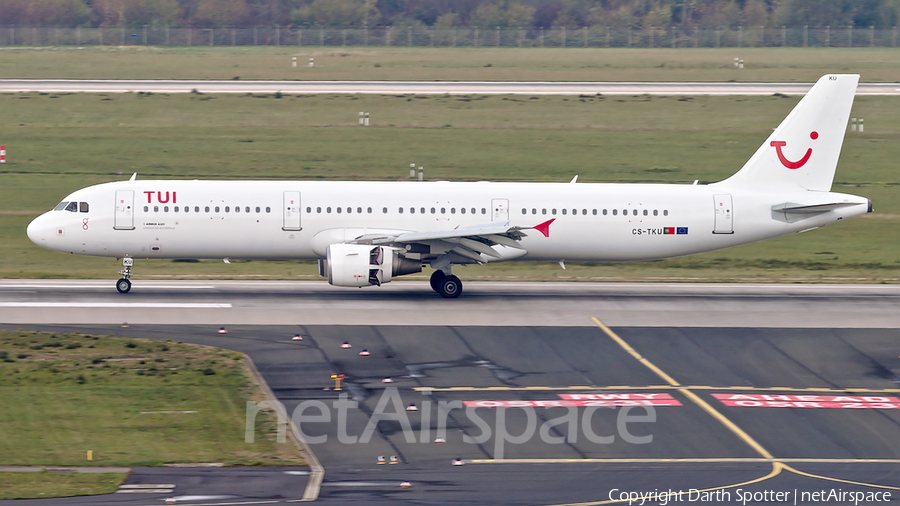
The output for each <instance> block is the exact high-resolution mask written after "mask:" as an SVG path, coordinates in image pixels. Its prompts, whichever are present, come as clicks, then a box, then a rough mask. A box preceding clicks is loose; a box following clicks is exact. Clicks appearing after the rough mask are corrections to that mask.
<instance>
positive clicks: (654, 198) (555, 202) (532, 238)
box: [28, 180, 868, 261]
mask: <svg viewBox="0 0 900 506" xmlns="http://www.w3.org/2000/svg"><path fill="white" fill-rule="evenodd" d="M295 200H296V201H295ZM65 201H68V202H78V203H87V204H88V206H87V212H81V209H78V210H75V211H67V210H65V209H61V210H54V211H50V212H47V213H45V214H43V215H41V216H40V217H38V218H37V219H35V220H34V221H33V222H32V223H31V225H29V227H28V235H29V237H30V238H31V239H32V240H33V241H34V242H35V243H37V244H39V245H41V246H43V247H46V248H49V249H52V250H57V251H62V252H66V253H73V254H79V255H93V256H104V257H116V258H122V257H133V258H232V259H317V258H323V257H324V256H325V249H326V247H327V246H328V245H329V244H337V243H343V242H347V241H352V240H353V239H355V238H356V237H359V236H362V235H365V234H372V233H396V232H415V231H422V230H428V231H440V230H449V229H454V228H456V227H466V226H473V225H479V224H485V223H492V222H493V223H498V222H499V223H505V222H509V224H510V226H518V227H522V228H529V227H533V226H535V225H537V224H540V223H543V222H546V221H547V220H550V219H555V221H554V222H553V223H552V224H551V225H550V227H549V237H544V236H543V235H542V234H541V233H538V232H537V231H534V230H526V231H525V232H526V235H527V236H526V237H524V238H523V239H522V240H521V243H520V244H521V246H522V247H523V248H524V254H520V255H519V256H518V258H515V256H511V257H509V259H513V258H515V259H519V260H571V261H628V260H648V259H658V258H667V257H673V256H679V255H686V254H690V253H698V252H703V251H710V250H716V249H720V248H727V247H730V246H736V245H739V244H746V243H750V242H754V241H759V240H762V239H766V238H770V237H776V236H780V235H784V234H790V233H794V232H800V231H804V230H809V229H812V228H816V227H820V226H823V225H826V224H829V223H833V222H835V221H838V220H841V219H843V218H848V217H851V216H856V215H860V214H864V213H866V212H867V211H868V205H867V204H868V201H867V200H866V199H865V198H863V197H857V196H853V195H844V194H837V193H830V192H815V191H807V190H804V189H802V188H799V187H797V188H796V189H783V188H776V189H773V188H771V187H770V188H765V187H762V186H759V187H753V186H744V187H738V186H737V185H735V184H733V183H732V184H729V183H716V184H710V185H658V184H590V183H494V182H477V183H458V182H415V181H409V182H339V181H335V182H301V181H289V182H288V181H286V182H280V181H173V180H165V181H152V180H147V181H124V182H115V183H106V184H100V185H96V186H91V187H88V188H84V189H81V190H78V191H76V192H74V193H72V194H71V195H69V196H68V197H66V199H65ZM834 202H845V203H847V204H848V205H846V206H845V207H841V208H838V209H834V210H830V211H828V212H824V213H818V214H809V215H804V216H800V217H797V216H793V217H791V218H790V219H787V218H786V217H785V216H784V214H783V213H778V212H776V211H773V209H772V208H773V206H778V205H780V204H784V203H794V204H803V205H815V204H825V203H834ZM729 207H730V209H728V208H729ZM486 260H492V259H490V258H486Z"/></svg>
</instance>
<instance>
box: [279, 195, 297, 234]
mask: <svg viewBox="0 0 900 506" xmlns="http://www.w3.org/2000/svg"><path fill="white" fill-rule="evenodd" d="M281 228H282V229H283V230H301V227H300V192H284V226H283V227H281Z"/></svg>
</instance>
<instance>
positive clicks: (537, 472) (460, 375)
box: [0, 280, 900, 506]
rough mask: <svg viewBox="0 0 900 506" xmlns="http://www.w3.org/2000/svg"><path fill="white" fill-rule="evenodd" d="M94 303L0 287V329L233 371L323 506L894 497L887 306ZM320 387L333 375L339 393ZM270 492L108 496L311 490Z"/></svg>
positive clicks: (484, 294) (264, 296)
mask: <svg viewBox="0 0 900 506" xmlns="http://www.w3.org/2000/svg"><path fill="white" fill-rule="evenodd" d="M114 290H115V289H114V287H113V284H112V282H111V281H79V280H65V281H61V280H4V281H2V282H0V321H2V322H3V323H4V324H3V325H0V327H3V328H29V329H35V330H47V331H52V332H71V331H76V332H82V333H88V334H94V335H108V334H117V335H129V336H133V337H143V338H148V339H159V340H165V339H175V340H178V341H184V342H192V343H197V344H204V345H211V346H218V347H224V348H229V349H234V350H238V351H241V352H244V353H246V354H247V355H249V356H250V357H251V358H252V359H253V361H254V362H255V364H256V366H257V368H258V369H259V371H260V372H261V374H262V376H263V378H264V379H265V381H266V383H267V384H268V386H269V387H270V388H271V390H272V392H274V395H275V396H277V398H278V400H279V401H280V402H282V403H283V404H284V406H285V408H286V412H287V413H288V414H289V415H290V416H292V419H293V421H294V422H295V424H296V425H297V426H298V430H301V431H302V433H303V434H304V436H305V437H306V439H307V440H308V441H309V442H310V445H311V447H312V449H313V451H314V452H315V455H316V456H317V458H318V460H319V461H321V463H322V464H323V465H324V468H325V478H324V481H323V482H322V484H321V487H320V488H319V489H318V490H317V493H318V498H319V501H320V502H326V503H329V502H330V503H335V504H346V503H349V502H359V503H366V504H396V503H408V504H422V503H440V504H488V503H490V504H512V505H525V504H541V505H561V504H608V503H620V502H622V500H623V499H622V497H623V496H622V495H621V494H623V493H631V492H645V493H646V492H647V491H651V492H652V491H654V490H657V491H663V492H666V493H668V491H671V493H673V494H676V495H675V496H673V497H679V498H680V499H679V500H680V502H688V498H689V497H690V496H689V495H688V494H691V493H700V491H707V493H710V494H713V493H715V494H719V497H718V498H716V499H715V500H707V501H706V502H708V503H719V504H722V503H732V502H735V503H737V502H741V503H745V504H768V503H771V502H773V501H774V499H772V498H771V497H772V495H771V494H776V493H781V494H788V496H787V500H783V501H775V502H789V503H791V502H794V501H793V498H794V495H797V496H801V495H802V494H812V493H816V492H817V491H826V492H828V491H832V492H834V491H840V492H842V493H843V492H846V493H861V494H864V495H865V494H874V493H878V492H880V493H882V494H884V493H888V492H890V493H892V494H893V499H894V500H896V498H897V497H900V466H898V464H900V331H898V330H897V329H898V328H900V325H897V323H900V322H898V320H897V319H898V316H897V313H900V311H897V308H898V302H900V287H897V286H891V285H724V284H722V285H719V284H686V285H673V284H614V283H610V284H592V283H468V284H467V285H466V292H465V293H464V294H463V297H462V298H460V299H457V300H452V301H448V300H444V299H441V298H440V297H438V296H436V295H435V294H434V293H433V292H431V291H430V289H429V288H428V287H427V286H426V284H425V283H419V282H403V283H392V284H390V285H386V286H385V287H382V289H381V290H374V291H366V290H355V289H350V290H347V289H336V288H334V287H330V286H328V285H326V284H324V283H314V282H235V281H227V282H223V281H180V282H172V281H166V282H147V281H143V282H140V280H139V281H136V282H135V285H134V290H133V291H132V293H130V294H128V295H127V296H123V295H119V294H118V293H116V292H115V291H114ZM120 301H127V303H128V304H131V305H130V306H122V307H117V306H115V304H118V303H120ZM48 303H54V304H59V305H57V306H54V307H46V306H42V304H44V305H46V304H48ZM68 303H71V304H77V306H74V307H66V306H65V304H68ZM95 304H96V305H97V307H94V305H95ZM154 304H169V305H170V306H167V307H155V306H153V305H154ZM178 304H194V305H200V307H183V308H182V307H178ZM203 304H218V305H223V307H203V306H202V305H203ZM224 305H228V306H230V307H224ZM123 316H126V317H127V318H128V320H127V321H128V322H129V326H128V327H127V328H123V327H122V321H124V320H123ZM617 318H618V320H616V319H617ZM12 319H15V320H16V321H15V322H13V321H10V320H12ZM173 320H177V321H173ZM226 320H227V321H226ZM247 320H249V321H247ZM265 320H270V321H265ZM614 321H619V322H625V323H612V322H614ZM667 321H668V324H666V322H667ZM140 322H143V323H140ZM691 322H701V323H702V324H698V325H695V324H691ZM777 323H781V325H777ZM221 326H225V327H226V328H227V331H228V333H227V334H224V335H223V334H219V333H218V332H217V331H218V329H219V327H221ZM295 334H299V335H300V336H302V337H303V340H302V341H294V340H292V338H291V336H293V335H295ZM344 342H347V343H349V344H350V347H349V348H347V347H344V346H342V343H344ZM363 349H365V350H367V351H368V352H369V354H368V355H367V356H364V355H360V351H361V350H363ZM332 374H344V375H345V381H344V383H343V384H342V390H340V391H336V390H334V389H333V386H334V384H333V380H332V379H331V375H332ZM385 378H390V379H391V382H390V383H385V382H384V380H385ZM412 404H414V405H415V406H416V410H415V411H409V410H408V407H409V406H410V405H412ZM373 420H374V421H373ZM379 420H380V421H379ZM370 427H371V429H369V428H370ZM367 430H368V432H367ZM367 434H368V436H367ZM438 438H440V441H439V440H438ZM379 457H383V458H384V462H386V463H384V464H379ZM392 457H393V459H392ZM457 458H459V459H462V461H463V463H464V465H463V466H453V465H452V463H453V462H454V460H456V459H457ZM392 460H393V461H395V462H396V463H393V464H392V463H390V462H391V461H392ZM219 471H221V473H219ZM263 471H265V472H263ZM281 471H283V470H280V469H275V470H272V469H269V468H266V469H264V470H259V469H253V468H251V469H246V470H240V469H227V468H225V469H222V470H216V469H210V470H203V473H206V474H203V476H205V479H199V478H191V476H197V473H198V471H196V470H187V471H185V474H184V476H181V475H175V476H173V475H172V470H165V471H161V470H158V469H155V468H144V469H136V470H135V471H134V474H132V476H131V477H130V478H129V480H128V482H126V484H148V483H149V484H161V483H168V484H171V485H174V487H173V488H172V489H168V490H167V492H166V493H157V494H155V495H154V494H146V495H143V494H142V498H138V499H135V498H133V497H131V496H130V494H124V495H129V499H128V502H127V504H133V505H140V506H143V505H151V504H161V503H162V502H161V501H162V500H163V499H164V498H165V497H168V496H173V495H174V496H180V497H199V496H203V495H206V496H207V498H206V499H197V500H185V501H182V502H179V504H184V503H187V504H204V505H213V504H216V505H225V504H247V505H249V504H288V503H293V502H297V501H299V500H300V498H301V497H302V496H303V493H304V488H303V487H304V486H305V484H306V483H307V477H306V476H295V477H293V478H292V477H291V475H283V474H281V475H280V474H278V473H279V472H281ZM154 473H164V475H166V476H169V478H167V479H165V480H163V479H162V478H160V477H159V476H161V475H154ZM242 473H243V474H242ZM295 478H296V479H295ZM294 479H295V480H294ZM161 480H162V481H161ZM216 480H219V481H216ZM292 480H294V481H292ZM404 481H406V482H409V484H410V487H409V488H404V487H401V486H400V484H401V483H402V482H404ZM217 483H218V485H217ZM291 483H293V486H291V485H290V484H291ZM726 493H727V494H730V495H727V496H726V495H724V494H726ZM748 493H749V494H751V495H750V496H746V495H743V496H739V495H738V494H748ZM753 494H756V495H753ZM766 494H769V495H768V496H767V495H766ZM116 495H122V494H116ZM213 496H215V497H216V498H213ZM625 497H626V500H625V501H624V504H627V496H625ZM767 497H768V498H767ZM783 497H784V496H783ZM807 497H811V496H807ZM881 497H882V498H883V497H884V496H881ZM672 501H673V502H674V501H675V500H674V499H672ZM875 502H876V501H875V500H870V501H865V500H864V501H862V502H860V503H861V504H862V503H865V504H874V503H875ZM114 503H116V501H115V500H114V499H113V498H110V497H109V496H104V497H101V498H97V499H95V498H70V499H63V500H35V501H17V502H16V503H15V504H27V505H32V504H35V505H37V504H40V505H44V504H47V505H53V506H56V505H65V506H76V505H78V506H80V505H89V504H114ZM804 503H805V504H812V503H816V504H818V503H824V504H853V502H852V501H851V502H848V501H847V500H834V501H827V500H812V499H809V498H807V499H806V500H805V501H804V500H803V499H802V498H801V497H798V504H804ZM653 504H660V501H656V502H653Z"/></svg>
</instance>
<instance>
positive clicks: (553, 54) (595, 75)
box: [0, 46, 900, 82]
mask: <svg viewBox="0 0 900 506" xmlns="http://www.w3.org/2000/svg"><path fill="white" fill-rule="evenodd" d="M294 56H296V57H297V59H298V61H299V62H300V64H301V65H300V66H299V67H297V68H292V67H291V57H294ZM309 58H315V62H316V66H315V68H312V69H310V68H308V67H307V66H304V64H305V63H306V62H307V61H308V59H309ZM734 58H742V59H743V60H744V62H745V68H744V69H740V70H739V69H735V68H734V66H733V62H734ZM829 72H854V73H861V74H862V79H863V81H866V82H896V81H898V80H900V49H897V48H727V49H674V50H673V49H638V48H632V49H622V48H612V49H607V48H567V49H561V48H545V49H539V48H528V49H518V48H493V49H492V48H471V47H469V48H398V47H389V48H385V47H377V46H373V47H344V48H340V47H317V46H307V47H236V48H231V47H190V48H163V47H141V46H123V47H116V46H104V47H97V46H87V47H21V46H18V47H5V48H0V78H66V79H275V80H282V79H287V80H426V81H430V80H446V81H467V80H475V81H739V82H776V81H777V82H781V81H788V82H790V81H800V82H814V81H815V80H816V79H818V78H819V77H820V76H821V75H822V74H826V73H829Z"/></svg>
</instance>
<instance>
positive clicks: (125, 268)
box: [116, 257, 134, 293]
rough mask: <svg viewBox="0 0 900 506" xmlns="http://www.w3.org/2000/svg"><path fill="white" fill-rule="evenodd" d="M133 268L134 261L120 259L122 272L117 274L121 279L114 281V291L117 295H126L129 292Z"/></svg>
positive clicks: (126, 258)
mask: <svg viewBox="0 0 900 506" xmlns="http://www.w3.org/2000/svg"><path fill="white" fill-rule="evenodd" d="M132 267H134V259H133V258H128V257H125V258H123V259H122V270H121V271H119V274H121V275H122V278H121V279H119V280H118V281H116V290H118V291H119V293H128V292H130V291H131V279H130V278H131V268H132Z"/></svg>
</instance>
